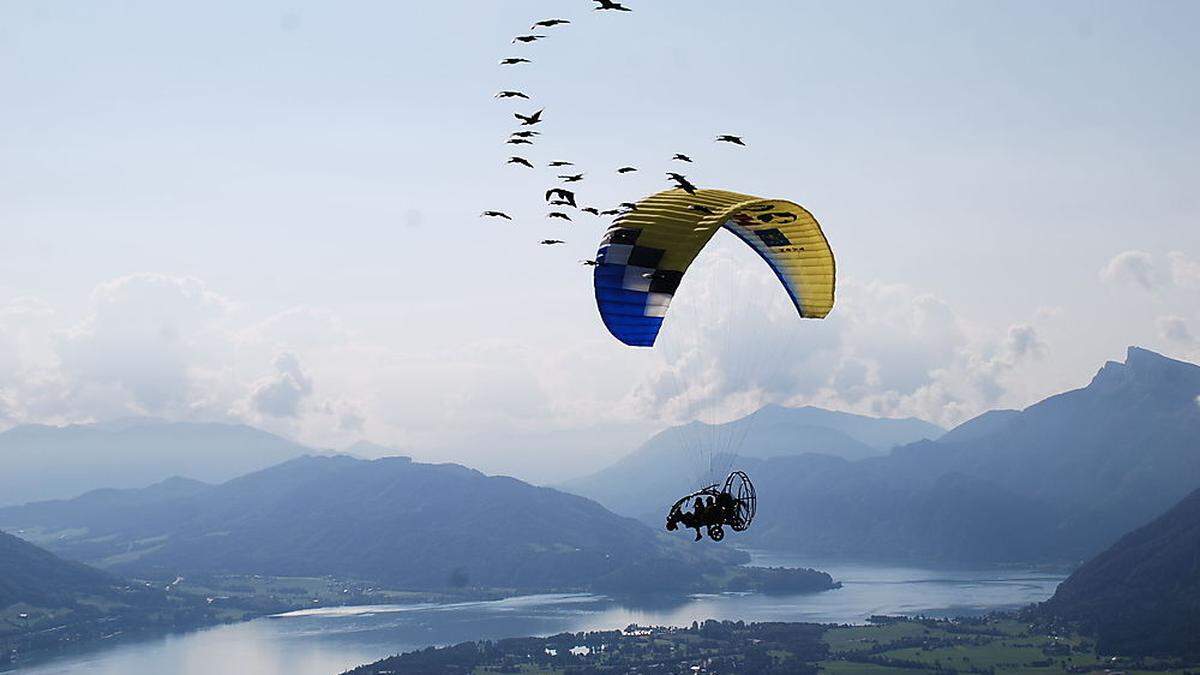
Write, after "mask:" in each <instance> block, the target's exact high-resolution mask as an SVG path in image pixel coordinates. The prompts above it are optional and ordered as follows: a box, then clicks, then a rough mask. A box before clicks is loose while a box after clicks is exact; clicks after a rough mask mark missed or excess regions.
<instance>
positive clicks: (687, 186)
mask: <svg viewBox="0 0 1200 675" xmlns="http://www.w3.org/2000/svg"><path fill="white" fill-rule="evenodd" d="M667 178H670V179H671V180H673V181H675V184H676V185H678V186H679V187H680V188H682V189H683V191H684V192H686V193H688V194H689V195H694V194H696V186H695V185H692V183H691V181H689V180H688V179H687V176H683V175H680V174H677V173H668V174H667Z"/></svg>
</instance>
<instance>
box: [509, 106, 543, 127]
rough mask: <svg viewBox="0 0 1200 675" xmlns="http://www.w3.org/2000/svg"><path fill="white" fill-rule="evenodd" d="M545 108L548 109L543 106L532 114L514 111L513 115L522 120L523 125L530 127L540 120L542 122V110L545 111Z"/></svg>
mask: <svg viewBox="0 0 1200 675" xmlns="http://www.w3.org/2000/svg"><path fill="white" fill-rule="evenodd" d="M545 110H546V109H545V108H542V109H541V110H539V111H537V112H535V113H533V114H532V115H522V114H521V113H513V117H515V118H517V119H519V120H521V126H523V127H528V126H531V125H534V124H537V123H538V122H541V121H542V112H544V111H545Z"/></svg>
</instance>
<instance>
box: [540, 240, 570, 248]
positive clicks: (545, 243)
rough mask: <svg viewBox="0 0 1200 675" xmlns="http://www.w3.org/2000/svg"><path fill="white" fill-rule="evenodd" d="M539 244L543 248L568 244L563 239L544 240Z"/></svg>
mask: <svg viewBox="0 0 1200 675" xmlns="http://www.w3.org/2000/svg"><path fill="white" fill-rule="evenodd" d="M538 243H539V244H541V245H543V246H553V245H555V244H565V243H567V242H565V241H563V240H562V239H543V240H541V241H539V242H538Z"/></svg>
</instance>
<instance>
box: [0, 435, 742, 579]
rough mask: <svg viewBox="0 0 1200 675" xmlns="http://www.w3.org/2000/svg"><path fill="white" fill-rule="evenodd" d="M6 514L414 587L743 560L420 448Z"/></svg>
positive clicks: (166, 550)
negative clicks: (411, 453) (420, 453)
mask: <svg viewBox="0 0 1200 675" xmlns="http://www.w3.org/2000/svg"><path fill="white" fill-rule="evenodd" d="M0 523H2V524H4V525H0V527H2V526H5V525H7V526H10V527H21V528H25V529H27V530H29V531H31V532H38V533H40V534H41V535H42V536H43V537H44V539H42V540H41V541H45V542H46V545H47V546H49V547H51V548H52V550H54V551H55V552H57V553H59V554H61V555H63V556H66V557H69V558H72V559H75V560H81V561H87V562H92V563H95V564H104V565H108V566H109V568H110V569H112V570H114V571H116V572H119V573H123V574H125V573H130V574H134V573H136V574H156V575H171V574H176V573H179V574H205V573H246V574H264V575H280V576H285V575H299V576H320V575H334V576H338V577H343V578H358V579H364V580H371V581H374V582H378V583H380V584H388V585H391V586H392V587H404V588H446V587H448V586H455V585H470V586H485V587H499V588H514V589H550V588H585V587H588V586H589V584H591V583H592V582H593V581H594V580H596V579H599V578H605V579H606V580H607V581H608V582H609V583H615V582H616V580H617V579H618V578H619V576H620V574H621V573H622V570H625V569H628V570H639V572H638V574H639V575H643V574H644V573H653V574H655V575H657V576H658V577H660V578H662V579H663V580H664V582H670V583H671V584H674V585H676V587H677V589H687V588H688V587H689V584H693V583H694V582H695V581H696V579H697V578H698V575H699V574H701V573H702V572H704V571H705V570H711V569H714V568H716V569H719V568H722V567H723V566H725V565H726V564H727V563H729V562H732V561H733V560H734V559H738V560H740V559H741V558H740V557H738V556H739V554H733V553H732V552H731V551H730V549H728V548H725V547H719V546H716V545H711V546H705V545H700V546H693V545H691V542H683V541H681V540H680V541H675V540H671V539H669V538H667V537H665V536H663V535H661V534H659V533H657V532H655V531H654V530H652V529H651V528H649V527H647V526H645V525H643V524H641V523H638V522H637V521H634V520H632V519H629V518H624V517H621V516H617V515H615V514H613V513H611V512H609V511H607V510H605V509H604V507H602V506H600V505H599V504H597V503H595V502H592V501H589V500H587V499H583V498H581V497H577V496H575V495H570V494H566V493H563V492H559V491H557V490H553V489H549V488H541V487H535V486H532V485H529V484H527V483H523V482H521V481H519V480H516V479H513V478H507V477H500V476H485V475H484V474H482V473H480V472H478V471H474V470H472V469H468V468H465V467H462V466H458V465H454V464H438V465H433V464H421V463H414V462H412V461H410V460H408V459H407V458H386V459H379V460H374V461H364V460H359V459H354V458H351V457H345V456H340V457H304V458H300V459H296V460H292V461H289V462H285V463H283V464H280V465H277V466H274V467H271V468H269V469H265V470H262V471H258V472H255V473H252V474H249V475H246V476H243V477H240V478H237V479H234V480H231V481H228V482H226V483H223V484H221V485H211V486H205V485H202V484H195V483H193V482H186V481H184V482H180V481H174V482H173V483H172V484H171V485H167V486H164V485H159V486H155V487H152V488H146V489H144V490H124V491H103V492H99V493H93V494H90V495H84V496H82V497H80V498H77V499H73V500H68V501H58V502H46V503H37V504H30V505H26V506H22V507H13V508H7V509H0ZM60 535H61V536H60ZM663 590H669V589H667V588H664V589H663Z"/></svg>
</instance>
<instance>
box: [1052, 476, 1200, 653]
mask: <svg viewBox="0 0 1200 675" xmlns="http://www.w3.org/2000/svg"><path fill="white" fill-rule="evenodd" d="M1042 611H1043V612H1044V613H1045V614H1048V615H1050V616H1054V617H1059V618H1062V619H1066V620H1069V621H1074V622H1078V624H1079V625H1080V626H1081V627H1082V628H1083V629H1084V630H1085V631H1088V632H1092V633H1095V634H1096V636H1097V638H1098V644H1099V647H1100V649H1101V650H1102V651H1105V652H1108V653H1125V654H1146V655H1164V654H1169V655H1174V656H1190V657H1192V658H1200V490H1197V491H1196V492H1193V493H1192V494H1190V495H1188V496H1187V497H1186V498H1184V500H1183V501H1181V502H1180V503H1179V504H1178V505H1177V506H1175V507H1174V508H1173V509H1171V510H1170V511H1168V512H1167V513H1165V514H1164V515H1162V516H1161V517H1159V518H1157V519H1155V520H1154V521H1153V522H1151V523H1149V524H1148V525H1146V526H1144V527H1140V528H1138V529H1136V530H1134V531H1133V532H1130V533H1129V534H1127V535H1125V536H1124V537H1122V538H1121V539H1120V541H1118V542H1117V543H1116V544H1114V545H1113V546H1112V548H1109V549H1108V550H1106V551H1104V552H1103V553H1101V554H1100V555H1098V556H1096V557H1095V558H1093V559H1091V560H1089V561H1088V562H1087V563H1086V564H1084V565H1083V566H1082V567H1080V568H1079V569H1078V570H1076V571H1075V573H1074V574H1072V575H1071V576H1070V577H1068V578H1067V580H1066V581H1064V582H1063V583H1062V584H1060V585H1059V587H1058V590H1057V592H1055V594H1054V597H1053V598H1051V599H1050V600H1049V601H1047V602H1046V603H1045V604H1044V605H1043V607H1042Z"/></svg>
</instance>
